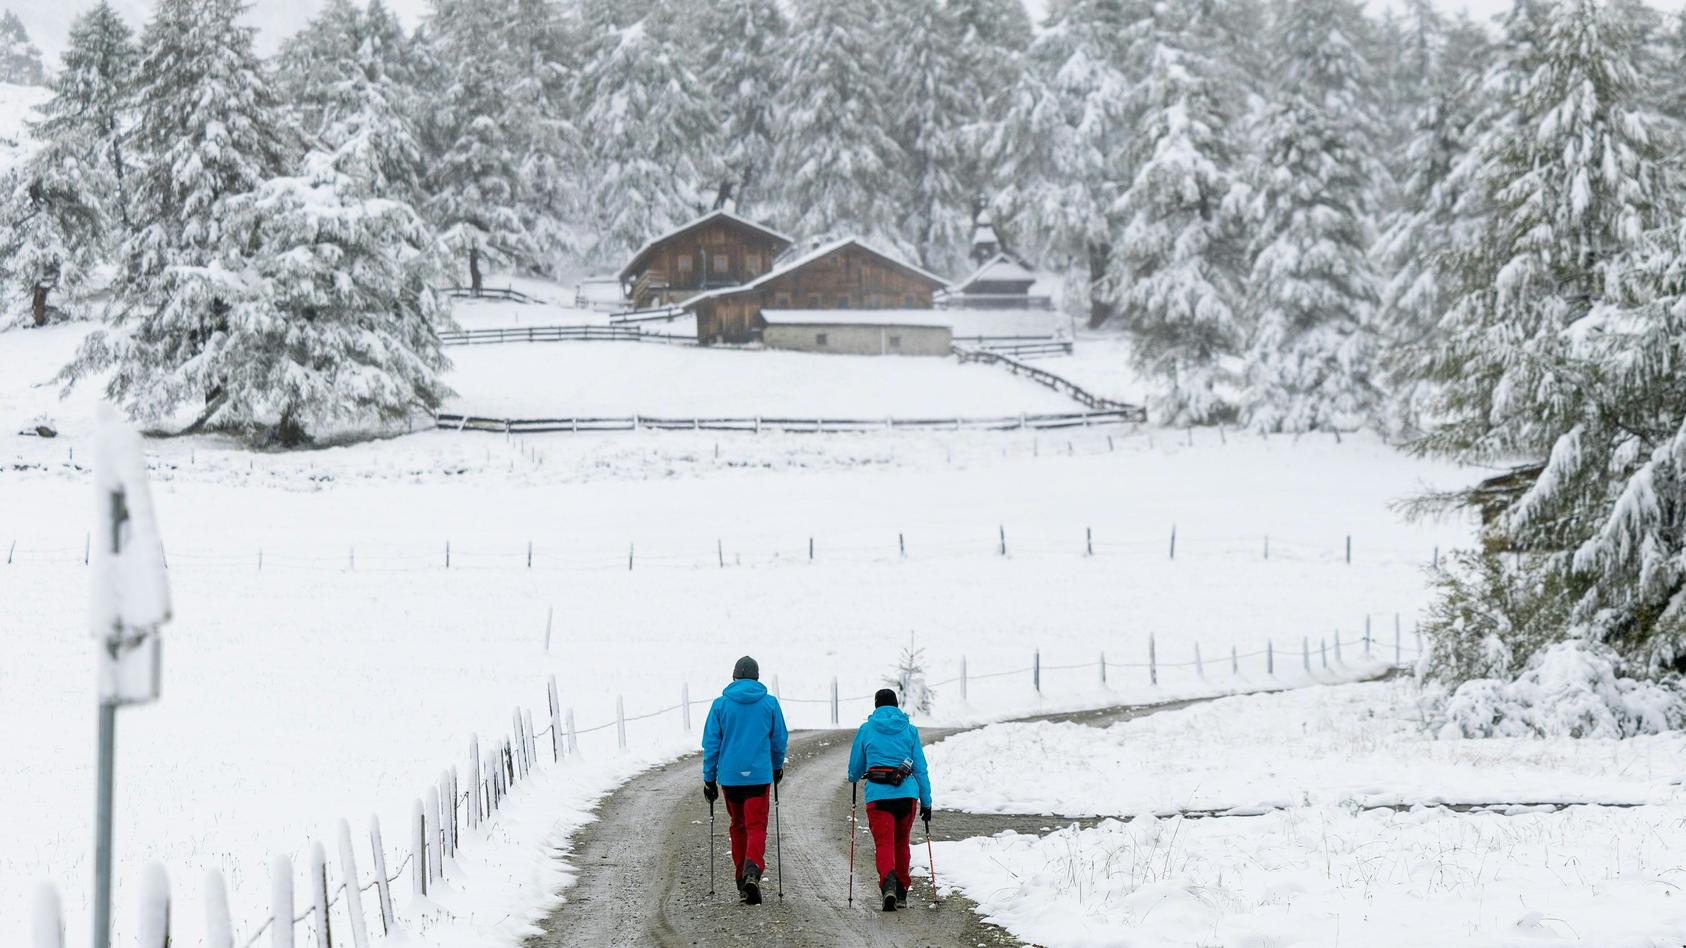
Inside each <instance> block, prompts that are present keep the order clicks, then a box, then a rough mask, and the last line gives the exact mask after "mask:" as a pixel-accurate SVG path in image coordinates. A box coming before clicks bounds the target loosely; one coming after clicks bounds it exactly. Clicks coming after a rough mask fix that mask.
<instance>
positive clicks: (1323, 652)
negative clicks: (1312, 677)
mask: <svg viewBox="0 0 1686 948" xmlns="http://www.w3.org/2000/svg"><path fill="white" fill-rule="evenodd" d="M1317 654H1318V657H1319V658H1320V659H1321V660H1322V662H1323V667H1324V668H1328V667H1329V640H1328V638H1323V639H1319V640H1318V643H1317Z"/></svg>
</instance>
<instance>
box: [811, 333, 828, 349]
mask: <svg viewBox="0 0 1686 948" xmlns="http://www.w3.org/2000/svg"><path fill="white" fill-rule="evenodd" d="M814 345H816V346H829V345H831V336H830V335H829V334H827V333H823V332H817V333H814Z"/></svg>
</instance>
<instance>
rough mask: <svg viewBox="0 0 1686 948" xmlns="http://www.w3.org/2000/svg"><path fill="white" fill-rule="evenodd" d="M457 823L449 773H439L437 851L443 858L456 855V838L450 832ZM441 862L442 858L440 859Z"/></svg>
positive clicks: (454, 793) (455, 802) (454, 796)
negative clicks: (438, 843)
mask: <svg viewBox="0 0 1686 948" xmlns="http://www.w3.org/2000/svg"><path fill="white" fill-rule="evenodd" d="M456 824H457V794H456V791H454V790H452V789H451V775H450V773H448V772H441V773H440V774H439V841H440V844H441V845H440V847H439V852H440V854H441V855H442V856H443V857H444V858H445V859H452V858H455V857H456V855H457V840H456V836H455V834H454V833H453V832H452V830H453V829H455V827H456ZM440 861H441V862H443V861H444V860H443V859H442V860H440Z"/></svg>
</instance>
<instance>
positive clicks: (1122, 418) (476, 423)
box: [434, 406, 1141, 434]
mask: <svg viewBox="0 0 1686 948" xmlns="http://www.w3.org/2000/svg"><path fill="white" fill-rule="evenodd" d="M1140 412H1141V410H1140V409H1138V408H1134V407H1131V406H1124V407H1122V408H1110V409H1102V410H1097V411H1084V412H1068V413H1061V414H1038V415H1030V414H1021V415H1002V416H996V417H990V418H771V417H754V418H704V417H700V416H699V417H696V418H657V417H651V416H648V415H629V416H616V417H588V418H488V417H483V416H478V415H453V414H445V413H440V414H437V415H435V416H434V419H435V420H436V421H437V422H438V425H439V427H440V428H446V429H451V430H454V431H491V432H496V433H498V434H535V433H539V432H557V431H566V432H582V431H584V432H591V431H641V430H646V429H648V430H651V431H743V432H752V433H756V434H759V433H761V432H763V431H788V432H796V433H803V434H822V433H826V432H833V433H845V432H860V431H1034V430H1048V429H1057V428H1089V427H1095V426H1098V425H1122V424H1130V423H1133V422H1138V421H1140V420H1141V413H1140Z"/></svg>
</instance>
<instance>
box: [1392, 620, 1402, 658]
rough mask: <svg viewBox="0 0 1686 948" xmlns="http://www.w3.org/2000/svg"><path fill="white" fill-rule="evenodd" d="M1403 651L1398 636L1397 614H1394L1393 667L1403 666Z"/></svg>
mask: <svg viewBox="0 0 1686 948" xmlns="http://www.w3.org/2000/svg"><path fill="white" fill-rule="evenodd" d="M1403 651H1404V643H1403V642H1402V640H1401V638H1400V634H1399V613H1397V612H1395V613H1394V614H1393V663H1394V664H1395V665H1400V664H1403V661H1402V658H1403V654H1402V653H1403Z"/></svg>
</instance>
